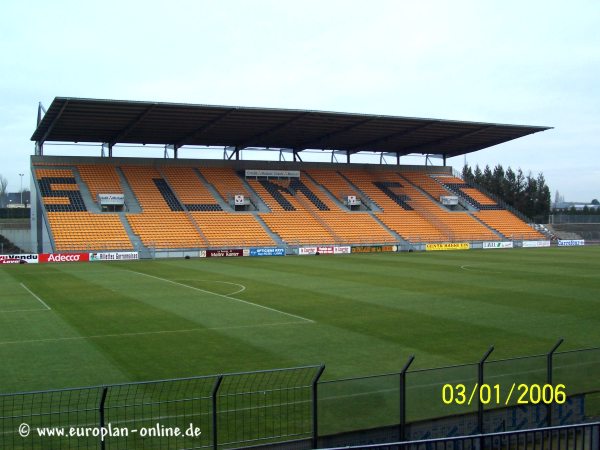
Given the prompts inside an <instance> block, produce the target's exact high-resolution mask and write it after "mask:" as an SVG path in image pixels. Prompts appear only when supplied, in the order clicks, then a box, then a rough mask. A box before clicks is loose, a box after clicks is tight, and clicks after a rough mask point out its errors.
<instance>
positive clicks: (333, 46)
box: [0, 0, 600, 202]
mask: <svg viewBox="0 0 600 450" xmlns="http://www.w3.org/2000/svg"><path fill="white" fill-rule="evenodd" d="M599 30H600V2H599V1H598V0H590V1H571V2H564V1H556V2H554V1H547V0H546V1H522V0H521V1H506V0H503V1H500V0H499V1H481V0H479V1H460V0H454V1H423V0H419V1H378V0H369V1H361V2H353V1H327V0H317V1H308V0H302V1H284V0H274V1H227V0H214V1H207V0H196V1H188V2H185V1H177V0H171V1H160V2H159V1H151V0H145V1H126V0H120V1H109V0H104V1H102V2H94V1H89V2H87V1H81V0H76V1H64V0H54V1H24V0H3V1H2V8H1V13H0V33H1V39H0V98H1V106H0V108H1V109H0V155H1V156H0V174H2V175H4V176H5V177H7V178H8V180H9V190H10V191H15V190H18V189H19V175H18V174H19V173H28V168H29V155H31V154H32V153H33V143H32V142H31V141H30V140H29V139H30V137H31V135H32V133H33V131H34V129H35V121H36V111H37V104H38V102H39V101H41V102H42V104H44V105H45V106H46V107H48V106H49V105H50V103H51V102H52V100H53V99H54V97H56V96H63V97H86V98H107V99H124V100H148V101H165V102H188V103H203V104H220V105H240V106H265V107H282V108H298V109H305V108H306V109H318V110H328V111H343V112H356V113H373V114H390V115H397V116H413V117H431V118H440V119H457V120H473V121H486V122H500V123H511V124H524V125H543V126H551V127H554V129H553V130H549V131H546V132H543V133H538V134H535V135H532V136H528V137H525V138H522V139H518V140H516V141H513V142H509V143H506V144H501V145H498V146H496V147H492V148H490V149H486V150H482V151H479V152H476V153H474V154H470V155H468V156H467V161H468V162H469V164H471V165H474V164H476V163H479V164H480V165H485V164H489V165H491V166H493V165H495V164H497V163H501V164H502V165H503V166H504V167H505V168H506V166H509V165H510V166H511V167H513V168H514V169H516V168H519V167H520V168H522V169H523V170H524V171H525V172H528V171H532V172H534V173H537V172H540V171H541V172H543V173H544V175H545V176H546V180H547V182H548V185H549V186H550V189H551V190H552V193H553V196H554V192H555V191H556V190H559V191H560V192H561V194H563V195H564V196H565V199H566V200H567V201H588V202H589V201H590V200H591V199H592V198H599V197H600V88H599V86H600V31H599ZM46 149H47V153H48V154H52V149H51V147H49V146H48V147H46ZM71 150H73V149H71ZM96 153H97V152H96ZM116 154H117V155H118V154H119V152H118V151H116ZM121 154H123V153H121ZM181 156H182V157H193V156H194V155H193V153H192V152H191V151H188V153H186V152H185V150H182V153H181ZM449 163H450V164H452V165H453V166H454V167H455V168H457V169H460V168H461V167H462V165H463V157H458V158H453V159H450V160H449Z"/></svg>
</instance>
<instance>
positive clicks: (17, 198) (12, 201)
mask: <svg viewBox="0 0 600 450" xmlns="http://www.w3.org/2000/svg"><path fill="white" fill-rule="evenodd" d="M4 203H5V205H6V206H5V207H7V208H29V207H30V205H31V192H29V191H25V192H23V203H21V193H20V192H8V193H7V194H6V199H5V200H4Z"/></svg>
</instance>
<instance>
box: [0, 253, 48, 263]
mask: <svg viewBox="0 0 600 450" xmlns="http://www.w3.org/2000/svg"><path fill="white" fill-rule="evenodd" d="M38 262H39V257H38V255H37V254H35V253H24V254H14V255H0V264H37V263H38Z"/></svg>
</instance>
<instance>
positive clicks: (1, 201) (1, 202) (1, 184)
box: [0, 175, 8, 208]
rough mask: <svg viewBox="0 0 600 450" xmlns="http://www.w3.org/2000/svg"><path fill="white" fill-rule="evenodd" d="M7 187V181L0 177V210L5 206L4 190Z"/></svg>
mask: <svg viewBox="0 0 600 450" xmlns="http://www.w3.org/2000/svg"><path fill="white" fill-rule="evenodd" d="M7 187H8V180H7V179H6V178H5V177H3V176H2V175H0V208H4V206H6V188H7Z"/></svg>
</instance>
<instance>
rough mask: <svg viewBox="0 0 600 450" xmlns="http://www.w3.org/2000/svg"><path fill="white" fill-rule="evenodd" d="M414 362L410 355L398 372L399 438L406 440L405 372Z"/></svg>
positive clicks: (413, 357) (413, 356) (412, 356)
mask: <svg viewBox="0 0 600 450" xmlns="http://www.w3.org/2000/svg"><path fill="white" fill-rule="evenodd" d="M414 360H415V355H410V356H409V357H408V361H406V364H404V367H403V368H402V370H401V371H400V430H399V433H398V434H399V438H400V440H401V441H404V440H406V371H407V370H408V368H409V367H410V365H411V364H412V362H413V361H414Z"/></svg>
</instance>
